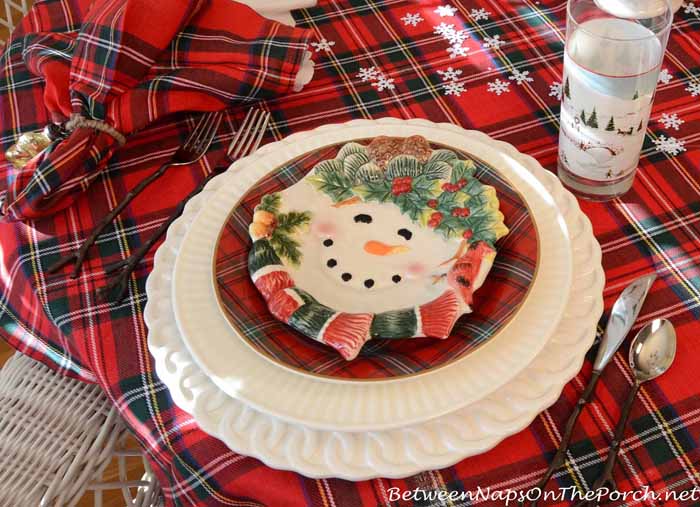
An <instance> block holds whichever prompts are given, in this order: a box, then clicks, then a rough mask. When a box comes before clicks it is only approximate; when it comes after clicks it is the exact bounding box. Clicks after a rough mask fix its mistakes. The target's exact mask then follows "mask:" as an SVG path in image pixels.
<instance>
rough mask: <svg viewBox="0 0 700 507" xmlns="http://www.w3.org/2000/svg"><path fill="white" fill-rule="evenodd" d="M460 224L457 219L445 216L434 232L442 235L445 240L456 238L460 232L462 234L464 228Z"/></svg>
mask: <svg viewBox="0 0 700 507" xmlns="http://www.w3.org/2000/svg"><path fill="white" fill-rule="evenodd" d="M460 222H461V221H460V220H459V219H458V218H457V217H453V216H451V215H449V216H445V217H443V219H442V222H440V225H438V226H437V227H436V228H435V230H436V231H438V232H440V233H442V235H443V236H445V238H447V239H450V238H456V237H459V236H461V234H462V232H464V228H463V226H462V224H461V223H460Z"/></svg>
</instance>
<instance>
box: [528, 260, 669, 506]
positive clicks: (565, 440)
mask: <svg viewBox="0 0 700 507" xmlns="http://www.w3.org/2000/svg"><path fill="white" fill-rule="evenodd" d="M654 280H656V275H655V274H652V275H647V276H643V277H641V278H637V279H636V280H635V281H633V282H632V283H631V284H630V285H628V286H627V287H626V288H625V290H623V291H622V294H620V296H619V297H618V298H617V301H615V304H614V305H613V308H612V312H611V314H610V318H609V319H608V324H607V326H606V328H605V333H604V334H603V339H602V340H601V341H600V345H599V346H598V354H597V355H596V358H595V361H594V363H593V374H592V375H591V378H590V380H589V381H588V385H587V386H586V389H584V391H583V393H582V394H581V397H580V398H579V400H578V402H577V403H576V406H575V407H574V411H573V412H572V413H571V415H570V416H569V419H568V421H567V422H566V426H565V429H564V435H563V437H562V439H561V443H560V444H559V448H558V449H557V453H556V454H555V455H554V458H553V459H552V461H551V463H550V465H549V468H547V471H546V472H545V473H544V475H543V476H542V478H541V479H540V480H539V481H538V483H537V484H536V485H535V488H538V489H540V490H541V491H544V490H545V488H546V487H547V483H548V482H549V480H550V479H551V478H552V475H554V472H556V471H557V470H558V469H559V467H561V466H562V465H563V464H564V462H565V461H566V453H567V451H568V450H569V446H570V444H571V437H572V436H573V433H574V428H575V427H576V423H577V422H578V419H579V417H580V415H581V412H582V411H583V407H585V406H586V404H588V402H590V401H591V399H592V398H593V393H594V392H595V388H596V386H597V385H598V380H599V379H600V376H601V374H602V373H603V370H605V367H606V366H607V365H608V363H609V362H610V359H612V357H613V356H614V355H615V352H617V349H619V348H620V345H622V342H623V341H624V340H625V337H626V336H627V333H629V330H630V329H631V328H632V325H633V324H634V322H635V321H636V320H637V317H638V316H639V311H640V310H641V308H642V305H643V304H644V300H645V299H646V297H647V294H648V293H649V288H650V287H651V285H652V284H653V283H654ZM524 505H525V501H524V500H523V501H521V502H520V507H523V506H524ZM529 505H530V507H537V505H538V501H537V500H533V501H531V502H530V504H529Z"/></svg>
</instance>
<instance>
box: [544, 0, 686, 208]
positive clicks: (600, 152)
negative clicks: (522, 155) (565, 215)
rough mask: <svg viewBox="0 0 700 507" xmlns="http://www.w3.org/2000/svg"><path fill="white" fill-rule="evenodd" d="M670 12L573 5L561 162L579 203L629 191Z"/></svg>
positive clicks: (639, 4)
mask: <svg viewBox="0 0 700 507" xmlns="http://www.w3.org/2000/svg"><path fill="white" fill-rule="evenodd" d="M672 19H673V12H672V7H671V5H670V3H669V2H668V1H667V0H641V1H639V0H569V1H568V6H567V27H566V48H565V51H564V75H563V78H562V98H561V117H560V131H559V158H558V164H557V166H558V167H557V171H558V176H559V179H560V180H561V181H562V183H563V184H564V185H565V186H566V187H568V188H569V189H570V190H572V191H573V192H574V193H575V194H576V195H578V196H580V197H583V198H586V199H591V200H598V201H605V200H608V199H612V198H614V197H617V196H619V195H622V194H624V193H625V192H627V191H628V190H629V189H630V187H631V186H632V182H633V180H634V176H635V173H636V171H637V164H638V163H639V155H640V152H641V149H642V144H643V143H644V134H645V132H646V126H647V123H648V121H649V114H650V113H651V106H652V103H653V100H654V92H655V91H656V84H657V81H658V76H659V70H660V68H661V63H662V60H663V57H664V52H665V50H666V43H667V42H668V35H669V31H670V28H671V22H672Z"/></svg>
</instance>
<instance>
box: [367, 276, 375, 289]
mask: <svg viewBox="0 0 700 507" xmlns="http://www.w3.org/2000/svg"><path fill="white" fill-rule="evenodd" d="M373 285H374V280H372V279H371V278H368V279H367V280H365V287H367V288H368V289H371V288H372V286H373Z"/></svg>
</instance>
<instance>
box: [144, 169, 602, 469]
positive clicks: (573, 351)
mask: <svg viewBox="0 0 700 507" xmlns="http://www.w3.org/2000/svg"><path fill="white" fill-rule="evenodd" d="M528 159H529V157H523V163H524V164H526V165H527V166H528V168H530V169H531V170H532V171H533V172H534V173H535V174H536V175H537V177H538V178H539V179H540V180H541V181H542V182H543V183H544V184H545V186H546V187H547V189H548V190H549V191H550V193H551V194H552V196H553V198H554V199H555V201H556V202H557V205H558V206H559V207H560V208H561V209H562V212H563V215H564V219H565V221H566V224H567V227H568V228H569V230H570V232H571V235H572V242H573V254H574V262H575V265H576V266H577V269H576V273H575V276H574V280H573V284H572V287H571V290H570V292H569V294H568V298H563V299H566V300H567V303H566V310H565V312H564V316H563V318H562V320H561V322H560V323H559V325H558V327H557V329H556V332H555V333H554V334H553V335H552V338H551V339H550V340H549V341H548V343H547V345H546V346H545V348H544V349H543V350H542V351H541V352H540V354H539V355H538V356H537V357H536V359H535V360H534V361H533V362H532V363H531V364H530V365H529V366H528V367H527V368H526V369H525V370H524V371H522V372H521V373H520V374H519V375H518V376H516V377H515V378H514V379H513V380H511V381H510V382H508V383H507V384H506V385H504V386H502V387H501V388H499V389H498V390H496V391H495V392H494V393H492V394H491V395H489V396H488V397H486V398H484V399H482V400H480V401H478V402H476V403H474V404H472V405H469V406H467V407H465V408H463V409H461V410H458V411H456V412H453V413H451V414H448V415H445V416H443V417H440V418H437V419H435V420H432V421H430V422H427V423H423V424H419V425H416V426H411V427H406V428H401V429H396V430H389V431H379V432H368V433H355V432H349V433H343V432H331V431H319V430H314V429H311V428H306V427H303V426H300V425H294V424H289V423H287V422H284V421H282V420H280V419H278V418H275V417H273V416H270V415H268V414H265V413H262V412H259V411H257V410H255V409H253V408H251V407H250V406H248V405H246V404H244V403H241V402H240V401H238V400H236V399H234V398H231V397H229V396H227V395H226V394H225V393H224V392H223V391H221V390H220V389H219V388H218V387H217V386H216V385H215V384H214V383H213V382H212V380H211V379H209V378H208V377H207V376H206V374H205V373H204V372H203V371H202V369H201V368H199V366H198V365H197V364H196V363H195V361H194V360H193V358H192V356H191V354H190V353H189V352H188V350H187V348H186V346H185V344H184V343H183V341H182V338H181V336H180V333H179V330H178V328H177V326H176V325H175V315H174V312H173V304H172V278H173V270H174V264H175V258H176V256H177V254H178V251H179V249H180V245H181V243H182V240H183V237H184V235H185V233H186V232H187V229H188V228H189V226H190V224H191V223H192V221H193V219H194V217H195V216H196V215H197V213H198V212H199V211H200V210H201V208H202V207H203V206H204V204H205V203H206V202H207V201H208V200H209V199H210V198H211V196H212V194H213V193H214V192H216V190H217V189H218V188H219V187H220V185H223V184H225V180H224V178H216V179H215V180H213V182H212V185H211V186H210V187H208V188H207V189H206V190H205V191H204V192H202V193H201V194H200V195H198V196H197V197H195V198H194V199H192V201H190V203H188V205H187V207H186V209H185V212H184V214H183V216H182V217H180V218H179V219H178V220H177V221H176V222H175V223H174V224H173V225H172V227H171V228H170V229H169V230H168V235H167V238H166V241H165V243H164V244H163V245H162V246H161V247H160V248H159V249H158V251H157V253H156V256H155V263H154V269H153V272H152V273H151V275H150V276H149V278H148V281H147V284H146V291H147V293H148V296H149V299H148V303H147V304H146V308H145V312H144V316H145V320H146V324H147V325H148V328H149V334H148V343H149V348H150V350H151V352H152V354H153V355H154V357H155V361H156V372H157V374H158V376H159V377H160V379H161V380H162V381H163V382H164V383H165V384H166V385H167V386H168V388H169V390H170V393H171V395H172V397H173V399H174V401H175V403H176V404H177V405H178V406H179V407H181V408H182V409H183V410H185V411H187V412H188V413H190V414H192V416H193V417H194V419H195V420H196V421H197V423H198V424H199V425H200V427H201V428H202V429H203V430H204V431H206V432H208V433H210V434H211V435H213V436H215V437H217V438H219V439H221V440H222V441H223V442H224V443H225V444H226V445H227V446H229V447H230V448H231V449H232V450H234V451H236V452H239V453H242V454H246V455H249V456H253V457H255V458H258V459H260V460H261V461H263V462H264V463H265V464H267V465H269V466H271V467H274V468H279V469H284V470H292V471H295V472H299V473H301V474H304V475H306V476H309V477H314V478H323V477H338V478H343V479H347V480H365V479H371V478H374V477H392V478H394V477H405V476H409V475H413V474H416V473H419V472H421V471H424V470H428V469H437V468H443V467H446V466H450V465H452V464H454V463H457V462H459V461H461V460H462V459H464V458H466V457H468V456H473V455H476V454H480V453H482V452H485V451H487V450H488V449H490V448H492V447H493V446H495V445H496V444H498V443H499V442H500V441H501V440H503V439H504V438H506V437H508V436H510V435H512V434H514V433H517V432H518V431H520V430H522V429H523V428H525V427H526V426H528V425H529V424H530V423H531V422H532V420H533V419H534V418H535V417H536V416H537V414H538V413H539V412H541V411H542V410H544V409H545V408H547V407H548V406H550V405H551V404H552V403H554V402H555V401H556V400H557V398H558V397H559V395H560V393H561V390H562V389H563V387H564V385H565V384H566V383H567V382H568V381H569V380H570V379H571V378H572V377H573V376H575V375H576V373H577V372H578V371H579V369H580V368H581V364H582V362H583V360H584V357H585V354H586V351H587V350H588V348H589V347H590V345H591V343H592V342H593V339H594V337H595V328H596V324H597V322H598V319H599V317H600V314H601V312H602V309H603V298H602V291H603V285H604V282H605V280H604V274H603V270H602V268H601V265H600V259H601V252H600V247H599V245H598V243H597V242H596V240H595V238H594V237H593V234H592V231H591V226H590V222H589V221H588V219H587V218H586V217H585V215H583V213H581V211H580V209H579V207H578V205H577V203H576V200H575V199H574V198H573V196H572V195H571V194H570V193H569V192H568V191H566V190H564V189H563V188H562V186H561V184H560V183H559V181H558V180H557V179H556V177H554V176H553V175H551V174H550V173H547V172H545V171H543V170H542V169H541V168H540V167H539V164H536V163H535V162H534V160H532V159H529V160H528Z"/></svg>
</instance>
